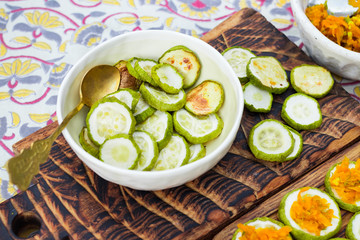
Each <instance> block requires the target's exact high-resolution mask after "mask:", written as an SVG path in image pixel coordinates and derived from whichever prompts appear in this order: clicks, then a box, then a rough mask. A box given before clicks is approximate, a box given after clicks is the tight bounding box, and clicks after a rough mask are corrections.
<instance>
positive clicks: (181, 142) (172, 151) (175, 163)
mask: <svg viewBox="0 0 360 240" xmlns="http://www.w3.org/2000/svg"><path fill="white" fill-rule="evenodd" d="M189 157H190V149H189V145H188V143H187V142H186V140H185V139H184V138H183V137H182V136H180V135H178V134H173V135H172V136H171V138H170V141H169V142H168V144H167V145H166V146H165V147H164V148H163V149H161V151H160V153H159V157H158V159H157V161H156V163H155V166H154V169H153V170H156V171H161V170H167V169H173V168H177V167H180V166H183V165H185V164H187V163H188V161H189Z"/></svg>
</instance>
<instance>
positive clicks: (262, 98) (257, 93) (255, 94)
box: [243, 82, 273, 113]
mask: <svg viewBox="0 0 360 240" xmlns="http://www.w3.org/2000/svg"><path fill="white" fill-rule="evenodd" d="M243 91H244V102H245V107H246V108H247V109H248V110H249V111H250V112H263V113H267V112H270V110H271V106H272V102H273V95H272V94H271V93H270V92H268V91H266V90H264V89H261V88H258V87H257V86H255V85H254V84H253V83H251V82H248V83H246V84H245V85H244V87H243Z"/></svg>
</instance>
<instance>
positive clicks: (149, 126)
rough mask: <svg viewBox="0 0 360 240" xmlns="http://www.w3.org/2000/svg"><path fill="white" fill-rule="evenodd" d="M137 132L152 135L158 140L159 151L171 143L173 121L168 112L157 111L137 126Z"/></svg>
mask: <svg viewBox="0 0 360 240" xmlns="http://www.w3.org/2000/svg"><path fill="white" fill-rule="evenodd" d="M135 129H136V130H143V131H146V132H148V133H150V134H151V135H152V136H153V137H154V138H155V140H156V142H157V144H158V147H159V149H162V148H163V147H165V146H166V144H167V143H168V142H169V141H170V138H171V136H172V134H173V120H172V116H171V115H170V113H168V112H163V111H159V110H157V111H156V112H155V113H154V114H152V115H151V116H150V117H148V118H147V119H146V120H145V121H143V122H142V123H140V124H137V125H136V126H135Z"/></svg>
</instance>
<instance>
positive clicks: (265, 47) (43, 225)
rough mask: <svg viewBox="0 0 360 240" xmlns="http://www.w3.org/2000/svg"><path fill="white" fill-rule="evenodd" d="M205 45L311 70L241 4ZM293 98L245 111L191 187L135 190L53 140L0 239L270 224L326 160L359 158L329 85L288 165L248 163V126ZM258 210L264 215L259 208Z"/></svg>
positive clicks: (349, 102) (353, 112)
mask: <svg viewBox="0 0 360 240" xmlns="http://www.w3.org/2000/svg"><path fill="white" fill-rule="evenodd" d="M202 39H203V40H204V41H206V42H208V43H209V44H210V45H212V46H214V47H215V48H216V49H217V50H218V51H219V52H222V51H223V50H224V49H226V48H227V47H231V46H236V45H238V46H242V47H246V48H249V49H251V50H252V51H253V52H254V53H255V54H257V55H262V56H274V57H276V58H277V59H278V60H279V61H280V62H281V63H282V64H283V66H284V68H285V70H286V71H287V72H288V73H289V71H290V70H291V69H292V68H293V67H295V66H298V65H300V64H302V63H308V64H313V62H312V60H311V59H310V58H309V57H307V55H305V54H304V53H303V52H302V51H301V50H300V49H299V48H298V47H297V46H296V45H295V44H293V43H292V42H291V41H290V40H289V39H287V38H286V36H285V35H283V34H282V33H281V32H279V31H278V30H277V29H276V28H275V27H274V26H273V25H271V24H270V23H269V22H268V21H267V20H266V19H265V18H264V17H263V16H262V15H261V14H260V13H258V12H256V11H254V10H252V9H248V8H247V9H243V10H241V11H239V12H238V13H236V14H235V15H233V16H232V17H230V18H229V19H227V20H226V21H224V22H223V23H221V24H220V25H219V26H217V27H216V28H215V29H213V30H211V31H210V32H209V33H208V34H206V35H205V36H204V37H203V38H202ZM292 93H294V90H293V89H288V90H287V91H286V92H285V93H283V94H281V95H276V96H274V103H273V107H272V111H271V112H270V113H268V114H254V113H251V112H249V111H247V110H245V111H244V116H243V119H242V122H241V127H240V128H239V131H238V134H237V137H236V139H235V141H234V144H233V145H232V147H231V149H230V151H229V153H228V154H227V155H226V156H225V157H224V158H223V159H222V160H221V161H220V162H219V164H218V165H216V166H215V167H214V168H213V169H211V170H210V171H208V172H207V173H205V174H204V175H202V176H200V177H199V178H198V179H196V180H194V181H191V182H189V183H187V184H185V185H182V186H180V187H176V188H171V189H166V190H162V191H155V192H147V191H137V190H133V189H130V188H127V187H122V186H119V185H116V184H113V183H110V182H107V181H105V180H103V179H102V178H100V177H99V176H97V175H96V174H94V172H92V171H91V170H90V169H89V168H87V167H86V166H85V165H83V164H82V162H81V161H80V160H79V159H78V158H77V157H76V155H75V154H74V152H73V151H72V150H71V149H70V147H69V146H68V144H67V143H66V141H65V139H64V138H63V137H62V136H60V137H59V138H58V139H57V140H56V142H55V143H54V145H53V147H52V151H51V154H50V157H49V160H48V161H47V162H46V163H44V164H43V165H42V166H41V171H40V173H39V174H38V175H37V176H36V179H35V180H34V184H33V185H32V186H31V187H30V188H29V189H28V190H26V191H24V192H22V193H20V194H18V195H16V196H14V197H12V198H11V199H9V200H7V201H5V202H3V203H1V205H0V236H1V238H4V239H12V238H14V239H16V236H15V234H14V231H15V232H16V231H20V232H21V231H22V229H20V228H21V227H24V226H29V227H34V228H36V227H39V226H40V230H39V231H38V232H37V233H35V234H34V237H33V238H34V239H211V238H213V237H214V236H215V235H216V234H217V235H216V237H217V238H218V239H229V237H230V236H231V234H232V232H231V231H233V229H234V226H236V223H237V222H238V221H239V220H244V219H247V218H250V217H255V216H258V217H260V216H264V215H267V216H273V217H274V218H275V217H276V208H277V207H278V206H276V204H277V201H278V199H279V197H280V196H282V194H284V192H286V191H288V190H291V188H292V187H296V186H298V185H301V186H302V184H306V185H309V186H316V187H321V185H322V181H323V177H324V174H325V172H326V170H327V169H328V167H329V166H330V165H331V164H332V163H334V162H336V161H339V160H341V158H342V155H343V154H348V155H349V157H354V158H355V157H358V156H356V155H358V152H359V144H356V143H357V142H358V141H359V140H360V127H359V126H360V118H359V116H360V115H359V114H360V104H359V103H358V102H357V101H355V100H354V99H353V98H351V97H350V96H349V94H348V93H346V91H344V90H343V89H342V87H341V86H340V85H339V84H338V83H336V84H335V86H334V88H333V89H332V91H331V92H330V93H329V95H328V96H326V97H324V98H323V99H319V103H320V105H321V110H322V114H323V123H322V125H321V127H320V128H318V129H316V130H313V131H302V132H301V134H302V136H303V139H304V149H303V152H302V154H301V156H300V157H299V158H298V159H296V160H293V161H290V162H285V163H272V162H265V161H261V160H257V159H254V157H253V155H252V154H251V152H250V151H249V148H248V145H247V136H248V133H249V131H250V129H251V127H252V126H253V125H254V124H256V123H257V122H259V121H260V120H263V119H267V118H275V119H278V120H281V117H280V110H281V106H282V103H283V101H284V99H285V98H286V97H287V96H288V95H290V94H292ZM56 126H57V124H56V123H55V124H52V125H49V126H47V127H45V128H43V129H41V130H40V131H38V132H36V133H34V134H32V135H30V136H29V137H27V138H25V139H23V140H22V141H20V142H18V143H16V144H15V145H14V150H15V151H20V150H21V149H23V148H25V147H27V146H28V145H29V144H31V143H32V142H33V141H35V140H36V139H39V138H44V137H46V136H48V135H49V134H50V133H51V132H52V131H53V129H54V128H55V127H56ZM264 204H265V205H264ZM264 208H265V209H267V211H263V212H261V211H260V210H261V209H264ZM251 214H253V215H251ZM344 215H346V216H350V215H349V213H344ZM347 219H348V218H347ZM19 229H20V230H19ZM339 236H340V235H339Z"/></svg>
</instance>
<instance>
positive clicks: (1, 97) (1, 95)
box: [0, 92, 10, 100]
mask: <svg viewBox="0 0 360 240" xmlns="http://www.w3.org/2000/svg"><path fill="white" fill-rule="evenodd" d="M8 98H10V94H9V93H8V92H0V100H5V99H8Z"/></svg>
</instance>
